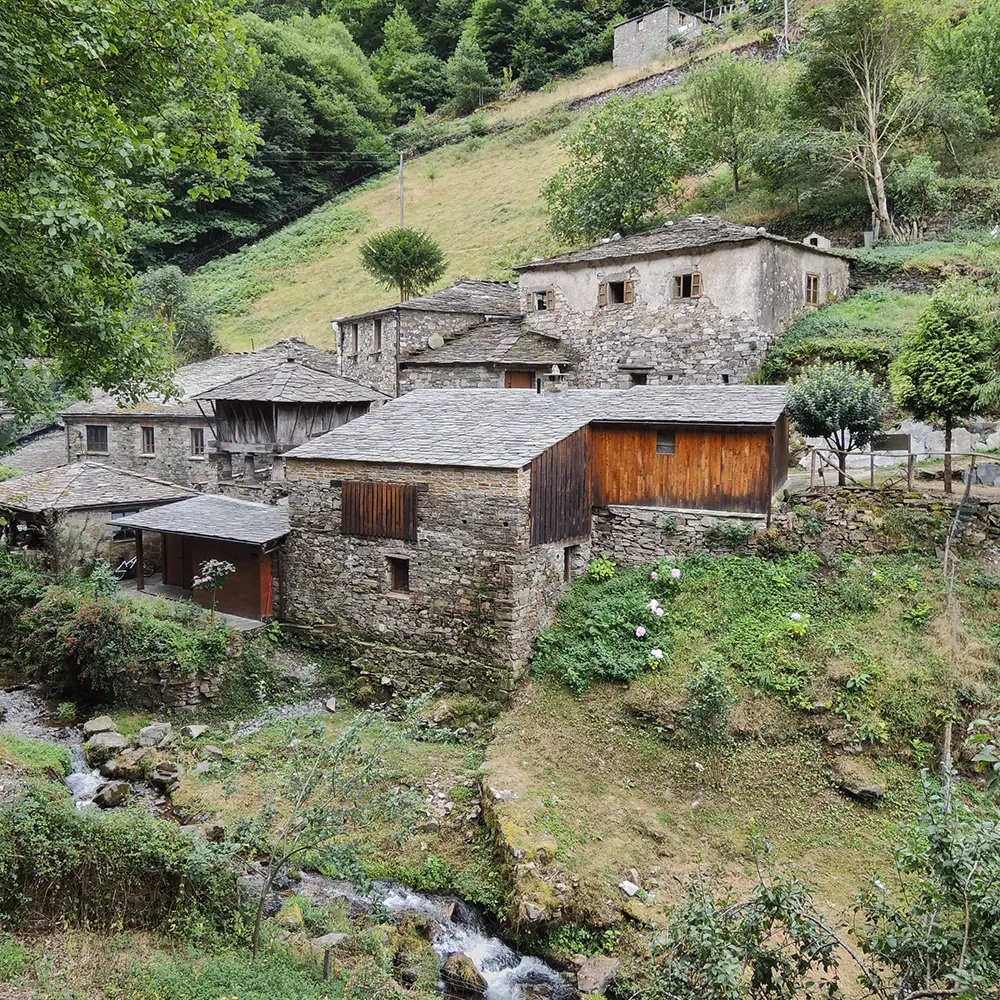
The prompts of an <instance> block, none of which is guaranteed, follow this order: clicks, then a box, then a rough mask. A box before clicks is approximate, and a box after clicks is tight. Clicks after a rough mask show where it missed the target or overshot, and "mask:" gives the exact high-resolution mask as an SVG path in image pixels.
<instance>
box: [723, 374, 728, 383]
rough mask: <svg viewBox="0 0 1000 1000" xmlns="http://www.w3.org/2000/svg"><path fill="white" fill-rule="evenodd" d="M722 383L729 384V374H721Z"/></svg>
mask: <svg viewBox="0 0 1000 1000" xmlns="http://www.w3.org/2000/svg"><path fill="white" fill-rule="evenodd" d="M722 384H723V385H729V376H728V375H723V376H722Z"/></svg>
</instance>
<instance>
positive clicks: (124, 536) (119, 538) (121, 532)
mask: <svg viewBox="0 0 1000 1000" xmlns="http://www.w3.org/2000/svg"><path fill="white" fill-rule="evenodd" d="M138 513H139V512H138V511H137V510H120V511H118V512H117V513H112V515H111V540H112V541H114V542H127V541H130V540H131V539H133V538H135V528H130V527H128V526H127V525H124V526H122V527H120V528H116V527H115V524H114V522H115V521H117V520H118V519H119V518H121V517H128V516H129V515H130V514H138Z"/></svg>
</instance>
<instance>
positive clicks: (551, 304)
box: [545, 288, 556, 312]
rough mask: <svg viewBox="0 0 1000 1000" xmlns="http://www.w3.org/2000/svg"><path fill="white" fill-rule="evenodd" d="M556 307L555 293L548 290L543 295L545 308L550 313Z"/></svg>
mask: <svg viewBox="0 0 1000 1000" xmlns="http://www.w3.org/2000/svg"><path fill="white" fill-rule="evenodd" d="M555 307H556V293H555V291H554V290H553V289H551V288H550V289H549V290H548V291H547V292H546V293H545V308H546V309H548V310H549V311H550V312H551V311H552V310H553V309H555Z"/></svg>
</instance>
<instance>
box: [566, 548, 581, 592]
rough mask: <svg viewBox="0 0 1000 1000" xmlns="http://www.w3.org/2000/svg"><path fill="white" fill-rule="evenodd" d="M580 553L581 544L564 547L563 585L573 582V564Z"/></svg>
mask: <svg viewBox="0 0 1000 1000" xmlns="http://www.w3.org/2000/svg"><path fill="white" fill-rule="evenodd" d="M579 552H580V543H579V542H574V543H573V544H571V545H564V546H563V583H572V582H573V563H574V562H575V560H576V557H577V555H578V554H579Z"/></svg>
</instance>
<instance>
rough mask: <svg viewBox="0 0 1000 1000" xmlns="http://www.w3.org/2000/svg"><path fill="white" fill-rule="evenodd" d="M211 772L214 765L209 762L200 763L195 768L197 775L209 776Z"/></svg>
mask: <svg viewBox="0 0 1000 1000" xmlns="http://www.w3.org/2000/svg"><path fill="white" fill-rule="evenodd" d="M211 770H212V765H211V763H210V762H209V761H207V760H203V761H200V762H199V763H197V764H195V766H194V773H195V774H208V772H209V771H211Z"/></svg>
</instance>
